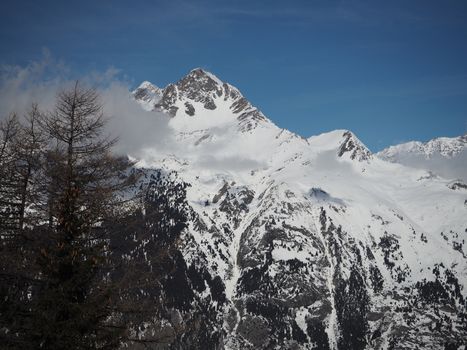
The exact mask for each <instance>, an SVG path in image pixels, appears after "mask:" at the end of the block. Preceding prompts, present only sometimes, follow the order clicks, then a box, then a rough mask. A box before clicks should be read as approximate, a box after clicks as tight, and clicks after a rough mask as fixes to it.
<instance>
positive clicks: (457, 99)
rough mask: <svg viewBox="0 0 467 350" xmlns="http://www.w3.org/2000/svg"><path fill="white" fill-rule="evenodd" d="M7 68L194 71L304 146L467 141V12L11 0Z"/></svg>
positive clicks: (170, 74)
mask: <svg viewBox="0 0 467 350" xmlns="http://www.w3.org/2000/svg"><path fill="white" fill-rule="evenodd" d="M0 13H1V14H0V43H1V45H0V64H2V65H20V66H24V65H27V64H29V63H30V62H32V61H36V60H40V57H41V55H42V50H43V48H46V49H48V50H49V51H50V52H51V53H52V55H53V56H54V57H57V58H58V59H60V60H62V61H63V62H65V63H66V65H67V66H68V67H70V69H71V70H72V71H73V72H74V74H76V75H78V76H79V75H80V74H86V73H88V72H89V71H105V70H106V69H108V68H109V67H115V68H116V69H118V70H119V71H120V74H121V76H122V77H124V79H127V80H128V81H130V82H131V84H132V85H133V86H136V85H138V84H139V82H141V81H142V80H149V81H152V82H154V83H156V84H157V85H159V86H162V87H163V86H164V85H166V84H168V83H170V82H174V81H176V80H178V79H179V78H180V77H182V76H183V75H184V74H186V73H187V72H188V71H190V70H191V69H192V68H194V67H202V68H205V69H207V70H209V71H211V72H213V73H214V74H216V75H217V76H218V77H219V78H221V79H222V80H224V81H227V82H230V83H231V84H233V85H235V86H237V87H238V88H239V89H240V90H241V91H242V92H243V94H244V95H245V96H246V97H247V98H248V99H249V100H250V101H251V102H252V103H253V104H254V105H256V106H258V107H259V108H260V109H261V110H262V111H263V112H264V113H265V114H266V115H267V116H268V117H269V118H270V119H272V120H273V121H274V122H275V123H276V124H278V125H279V126H281V127H284V128H287V129H290V130H292V131H295V132H297V133H299V134H300V135H302V136H310V135H314V134H318V133H321V132H325V131H329V130H333V129H344V128H345V129H350V130H352V131H354V132H355V133H356V134H357V136H358V137H359V138H360V139H361V140H362V141H363V142H364V143H366V144H367V145H368V146H369V147H370V149H372V150H373V151H377V150H380V149H382V148H384V147H386V146H388V145H390V144H394V143H399V142H402V141H408V140H414V139H415V140H422V141H423V140H428V139H430V138H433V137H437V136H457V135H461V134H464V133H466V132H467V1H463V0H459V1H452V0H446V1H411V0H410V1H409V0H404V1H375V0H373V1H370V0H368V1H364V0H355V1H330V0H328V1H316V0H307V1H298V0H297V1H274V0H268V1H252V0H250V1H235V0H230V1H221V0H217V1H215V0H206V1H196V0H192V1H188V0H185V1H179V0H171V1H136V0H135V1H118V0H117V1H116V0H114V1H110V0H101V1H98V0H93V1H87V0H81V1H75V2H71V1H47V0H42V1H23V0H15V1H2V2H1V4H0Z"/></svg>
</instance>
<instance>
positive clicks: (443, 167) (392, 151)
mask: <svg viewBox="0 0 467 350" xmlns="http://www.w3.org/2000/svg"><path fill="white" fill-rule="evenodd" d="M377 156H378V157H380V158H381V159H384V160H388V161H390V162H393V163H400V164H404V165H407V166H410V167H414V168H418V169H425V170H428V171H431V172H432V173H433V174H435V175H438V176H442V177H444V178H446V179H453V180H456V179H461V180H462V181H463V182H464V183H467V135H463V136H459V137H453V138H449V137H440V138H436V139H433V140H430V141H428V142H425V143H422V142H418V141H412V142H407V143H403V144H400V145H396V146H390V147H388V148H386V149H384V150H382V151H381V152H379V153H377Z"/></svg>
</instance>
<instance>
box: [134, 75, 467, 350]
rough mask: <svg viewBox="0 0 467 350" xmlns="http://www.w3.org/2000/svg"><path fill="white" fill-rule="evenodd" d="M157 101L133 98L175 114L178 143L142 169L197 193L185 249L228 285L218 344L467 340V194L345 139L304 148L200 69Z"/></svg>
mask: <svg viewBox="0 0 467 350" xmlns="http://www.w3.org/2000/svg"><path fill="white" fill-rule="evenodd" d="M148 86H152V85H148ZM156 95H157V96H160V98H159V97H157V98H155V99H154V97H147V96H149V95H148V94H141V95H140V94H137V93H135V94H134V98H135V99H136V100H137V101H139V102H140V103H141V104H142V106H143V108H147V106H148V101H150V104H151V105H153V108H152V109H153V110H156V111H162V112H165V113H166V114H167V118H169V125H170V127H171V128H172V130H173V132H174V135H175V139H176V140H177V146H176V147H174V149H173V150H170V152H165V153H164V152H158V151H157V150H148V153H147V157H143V158H142V159H140V162H139V167H140V168H141V169H142V170H143V171H145V172H147V173H151V172H152V171H154V170H155V169H163V170H164V171H176V172H177V174H178V176H179V178H180V180H181V181H183V182H185V183H188V184H189V185H190V186H189V187H187V189H186V191H187V192H186V199H187V203H188V204H189V206H190V208H191V209H192V210H193V216H192V219H191V221H190V224H189V229H188V230H187V231H186V232H185V235H184V237H183V244H182V248H181V249H182V251H183V255H184V258H185V260H186V262H187V265H190V264H191V265H193V264H194V265H196V266H201V265H202V266H205V267H207V269H208V270H209V273H210V275H211V276H219V277H220V279H221V280H222V285H223V293H224V294H225V296H226V301H225V303H223V304H221V305H218V317H220V318H221V319H222V320H223V327H222V336H221V337H219V339H218V345H216V346H218V347H219V348H222V347H224V348H226V349H241V348H243V349H244V348H246V349H284V348H286V349H314V348H318V349H363V348H368V349H391V348H392V349H402V348H404V349H417V348H420V346H421V347H422V348H431V349H443V348H444V346H445V345H446V344H453V346H454V345H456V346H461V345H462V344H464V343H462V341H463V340H462V339H467V330H466V328H465V322H466V320H465V312H466V301H465V295H466V292H465V291H466V288H467V256H466V254H467V248H466V247H465V238H466V235H467V219H466V217H467V188H464V187H462V186H457V187H456V188H454V189H453V183H452V181H451V179H445V178H443V177H436V176H432V175H431V174H430V173H429V172H428V171H427V170H425V169H423V168H420V169H417V168H415V167H408V166H404V165H402V164H398V163H397V161H396V162H388V161H385V160H383V159H381V158H390V159H391V161H394V160H395V159H396V156H397V155H398V154H400V152H399V150H396V149H394V148H392V149H390V150H391V152H389V151H388V150H386V151H383V152H382V153H380V154H378V155H377V156H375V155H373V154H371V152H370V151H369V150H368V149H367V148H366V147H365V145H364V144H363V143H362V142H361V141H360V140H359V139H358V138H357V137H356V136H355V135H354V134H353V133H352V132H350V131H347V130H336V131H332V132H329V133H325V134H322V135H318V136H313V137H310V138H308V139H305V138H302V137H300V136H298V135H296V134H294V133H291V132H290V131H287V130H283V129H280V128H279V127H277V126H276V125H275V124H274V123H272V122H271V121H270V120H269V119H267V118H266V117H265V116H264V115H263V114H262V113H261V112H260V111H259V110H257V109H256V108H255V107H254V106H252V105H251V104H250V103H249V102H248V101H247V100H246V99H245V97H243V96H242V94H241V93H240V92H239V90H238V89H236V88H235V87H233V86H231V85H229V84H227V83H223V82H222V81H220V80H219V79H218V78H217V77H215V76H214V75H212V74H211V73H208V72H205V71H203V70H202V69H195V70H193V71H191V72H190V73H189V74H188V75H187V76H186V77H184V78H182V79H181V80H180V81H179V82H177V83H175V84H170V85H168V86H167V87H166V88H164V89H162V90H161V91H160V92H157V94H156ZM141 96H142V97H141ZM151 96H153V95H151ZM154 96H155V95H154ZM156 100H157V102H156ZM464 141H465V140H464ZM461 142H463V141H462V140H461ZM456 145H458V144H457V143H456ZM422 148H423V147H422ZM426 149H430V150H431V149H432V150H433V152H432V153H430V155H431V154H437V152H439V153H440V154H441V155H442V156H443V157H444V156H446V157H449V158H446V159H450V160H452V159H454V158H455V157H456V155H457V154H461V153H462V152H464V151H463V149H462V147H460V146H459V147H457V146H453V147H452V148H450V150H447V149H446V148H443V147H441V146H440V148H436V147H435V146H429V148H428V147H427V148H426ZM464 149H465V148H464ZM427 152H428V151H427ZM430 152H431V151H430ZM464 154H465V153H464ZM391 157H393V158H391ZM203 293H205V292H203ZM203 295H204V297H206V298H207V297H208V295H209V294H203ZM216 305H217V304H216Z"/></svg>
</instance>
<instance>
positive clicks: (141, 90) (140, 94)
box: [132, 80, 162, 111]
mask: <svg viewBox="0 0 467 350" xmlns="http://www.w3.org/2000/svg"><path fill="white" fill-rule="evenodd" d="M132 95H133V97H134V98H135V100H137V101H139V103H140V104H141V106H143V108H144V109H145V110H147V111H151V110H153V109H154V106H155V104H156V103H158V102H159V101H160V99H161V97H162V89H161V88H159V87H158V86H156V85H154V84H153V83H151V82H149V81H147V80H145V81H143V82H142V83H141V84H140V85H139V86H138V87H137V88H136V89H135V90H134V91H133V92H132Z"/></svg>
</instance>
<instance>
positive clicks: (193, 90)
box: [133, 68, 266, 131]
mask: <svg viewBox="0 0 467 350" xmlns="http://www.w3.org/2000/svg"><path fill="white" fill-rule="evenodd" d="M160 95H161V98H160V100H159V101H158V102H157V103H155V104H154V105H153V107H154V110H158V111H163V112H167V113H168V114H169V115H170V116H172V117H175V116H176V115H177V112H178V111H179V110H182V111H185V113H186V114H187V115H189V116H195V115H196V114H197V112H198V113H203V112H204V111H206V110H207V111H215V110H218V112H219V113H225V111H226V110H227V111H228V112H229V113H230V114H232V115H233V116H235V118H236V119H237V120H238V125H239V129H240V130H242V131H248V130H251V129H253V128H255V127H256V126H257V124H258V123H260V122H264V121H266V118H265V117H264V115H263V114H262V113H261V112H260V111H259V110H258V109H256V108H255V107H253V106H252V105H251V104H250V102H248V100H247V99H245V98H244V97H243V96H242V94H241V93H240V92H239V91H238V90H237V89H236V88H234V87H233V86H231V85H229V84H227V83H223V82H221V81H220V80H219V79H218V78H217V77H215V76H214V75H212V74H211V73H208V72H205V71H204V70H202V69H201V68H197V69H194V70H192V71H191V72H190V73H189V74H188V75H186V76H185V77H183V78H182V79H181V80H180V81H178V82H177V83H176V84H169V85H168V86H167V87H165V88H164V89H162V90H161V91H160ZM133 96H134V98H135V99H136V100H138V101H141V100H143V101H144V98H145V95H144V94H143V92H141V91H140V90H139V89H137V90H136V91H135V92H134V93H133ZM219 105H221V106H222V107H223V108H222V111H219ZM197 108H198V111H197Z"/></svg>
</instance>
